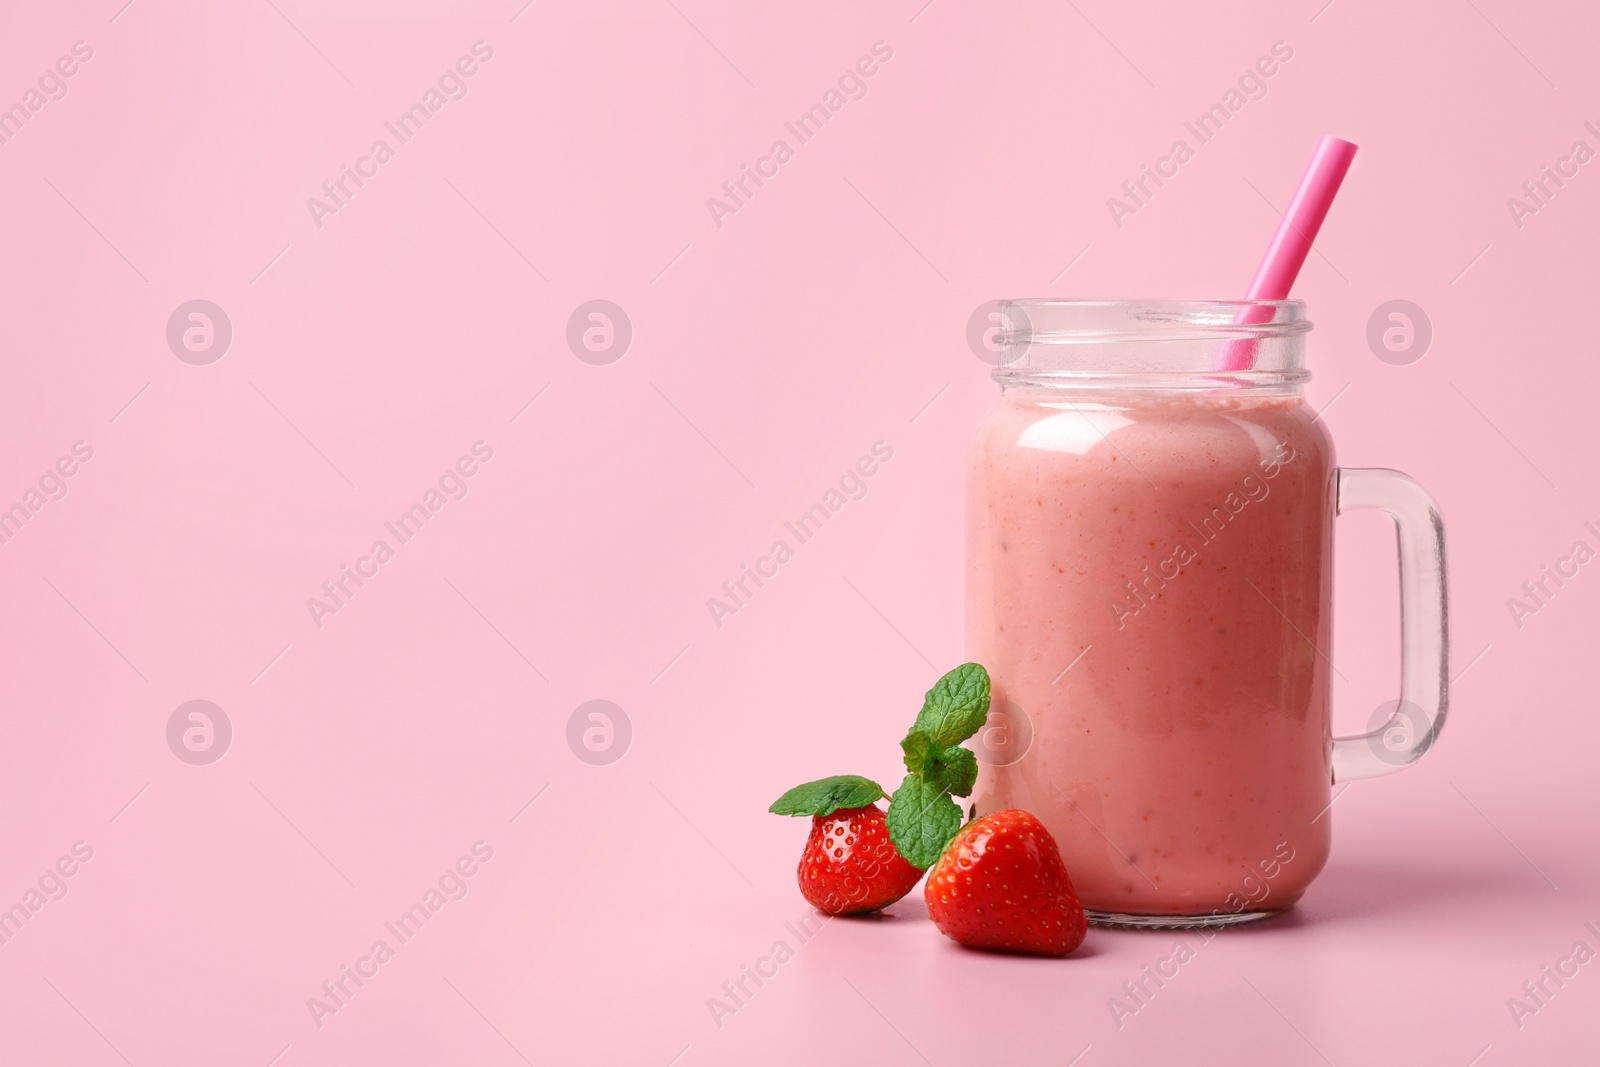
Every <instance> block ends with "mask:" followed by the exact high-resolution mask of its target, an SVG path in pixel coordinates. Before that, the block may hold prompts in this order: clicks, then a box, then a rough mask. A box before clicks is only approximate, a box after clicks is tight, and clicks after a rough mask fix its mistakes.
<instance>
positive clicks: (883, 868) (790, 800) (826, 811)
mask: <svg viewBox="0 0 1600 1067" xmlns="http://www.w3.org/2000/svg"><path fill="white" fill-rule="evenodd" d="M885 795H886V794H885V793H884V791H883V789H882V787H881V786H879V785H878V784H877V783H876V782H873V781H871V780H870V779H867V778H860V777H857V776H854V775H839V776H837V777H834V778H824V779H822V780H821V781H818V782H807V783H806V784H805V785H801V786H796V787H795V788H793V789H791V790H789V792H787V793H785V794H784V795H783V796H782V797H779V798H778V800H777V801H776V802H775V803H774V804H773V805H772V807H771V809H770V810H771V811H773V812H775V813H776V814H779V815H810V816H811V836H810V837H808V838H807V839H806V847H805V851H804V852H803V853H801V856H800V870H799V877H800V893H801V895H802V896H804V897H805V898H806V900H808V901H810V902H811V904H812V905H813V906H815V907H816V908H818V909H820V910H822V911H825V912H827V913H828V914H829V915H856V914H859V913H861V912H867V911H877V910H878V909H879V908H884V907H888V906H889V905H890V904H893V903H894V902H895V901H897V900H899V899H900V898H901V897H903V896H905V895H906V894H907V893H909V892H911V890H912V888H913V887H914V886H916V884H917V880H918V879H919V878H921V877H922V871H921V870H920V869H919V868H917V867H913V866H912V865H911V864H910V863H908V862H906V859H905V857H903V856H901V855H900V853H899V852H898V851H897V850H896V849H895V847H894V845H893V844H892V843H891V842H890V840H889V830H888V827H887V825H886V824H885V820H884V812H883V809H881V808H879V807H878V805H877V804H876V801H877V800H879V799H880V798H882V797H883V796H885Z"/></svg>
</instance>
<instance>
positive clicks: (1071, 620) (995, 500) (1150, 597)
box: [967, 301, 1446, 926]
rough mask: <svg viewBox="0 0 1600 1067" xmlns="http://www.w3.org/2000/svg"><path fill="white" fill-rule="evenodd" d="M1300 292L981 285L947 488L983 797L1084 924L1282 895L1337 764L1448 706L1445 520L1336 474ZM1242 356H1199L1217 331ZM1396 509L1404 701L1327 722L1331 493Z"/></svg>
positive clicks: (1308, 870)
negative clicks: (1002, 296) (984, 678)
mask: <svg viewBox="0 0 1600 1067" xmlns="http://www.w3.org/2000/svg"><path fill="white" fill-rule="evenodd" d="M1304 310H1305V309H1304V305H1302V304H1300V303H1299V302H1296V301H1276V302H1271V301H1268V302H1226V301H1204V302H1201V301H1193V302H1181V303H1180V302H1163V301H1092V302H1091V301H1017V302H1013V303H1008V304H1003V305H1001V311H1000V316H1001V333H1000V336H999V342H1000V353H999V355H1000V360H999V365H998V366H997V367H996V370H995V378H996V380H997V381H999V382H1000V384H1001V387H1002V391H1001V397H1000V401H999V403H998V404H997V405H996V406H995V408H994V409H993V411H991V413H990V414H989V416H988V417H987V418H986V419H985V421H984V423H983V425H982V427H981V428H980V430H979V432H978V435H977V440H976V442H975V446H974V449H973V455H972V464H971V469H970V482H969V507H968V515H969V519H968V547H967V557H968V572H967V644H968V653H969V656H970V658H972V659H974V660H976V661H977V662H980V663H983V664H985V665H986V666H987V667H988V668H989V670H990V673H991V674H992V676H993V678H994V702H993V708H994V711H993V713H992V714H993V718H992V720H991V723H990V726H991V728H990V729H989V730H986V731H985V732H984V733H983V734H982V735H981V736H980V744H979V758H980V760H982V761H983V765H982V768H981V771H980V775H979V780H978V786H977V788H976V790H975V791H974V793H973V798H974V803H975V804H976V806H977V810H978V812H979V813H985V812H989V811H995V810H1000V809H1003V808H1008V807H1020V808H1025V809H1027V810H1029V811H1031V812H1033V813H1034V814H1036V815H1037V816H1039V818H1040V819H1041V820H1043V821H1044V823H1045V825H1046V826H1047V827H1049V829H1050V831H1051V833H1052V834H1053V835H1054V836H1055V838H1056V841H1057V843H1058V844H1059V845H1060V846H1061V851H1062V855H1063V857H1064V858H1065V860H1066V863H1067V867H1068V870H1069V871H1070V872H1071V874H1072V879H1073V882H1074V885H1075V886H1076V888H1077V890H1078V894H1079V896H1080V898H1081V899H1082V901H1083V904H1084V907H1085V909H1086V910H1088V911H1089V912H1090V916H1091V918H1092V919H1094V920H1095V921H1099V922H1103V923H1120V924H1127V925H1136V926H1151V925H1160V926H1188V925H1223V924H1230V923H1236V922H1243V921H1248V920H1251V919H1257V918H1262V917H1264V916H1267V915H1271V914H1273V913H1275V912H1278V911H1282V910H1283V909H1285V908H1288V907H1290V906H1291V905H1293V904H1294V902H1295V901H1296V900H1298V899H1299V898H1300V896H1301V894H1302V893H1303V892H1304V891H1305V889H1306V887H1307V886H1308V885H1309V884H1310V882H1311V880H1312V879H1313V878H1314V877H1315V876H1316V874H1317V873H1318V871H1320V870H1321V869H1322V866H1323V864H1324V863H1325V862H1326V860H1327V856H1328V847H1329V828H1330V823H1331V821H1332V820H1331V815H1330V814H1329V811H1328V807H1329V802H1330V799H1331V794H1330V786H1331V784H1332V783H1333V782H1334V781H1335V780H1336V779H1338V780H1343V779H1345V778H1352V777H1370V776H1372V775H1375V774H1382V773H1388V772H1390V771H1393V770H1398V769H1399V768H1401V767H1403V766H1405V765H1407V764H1408V763H1410V762H1412V761H1414V760H1415V759H1416V758H1417V757H1419V756H1420V755H1421V754H1422V752H1424V751H1426V749H1427V747H1428V745H1429V744H1431V742H1432V740H1433V738H1434V737H1435V736H1436V735H1437V731H1438V728H1439V726H1440V725H1441V724H1442V721H1443V713H1444V707H1445V683H1446V679H1445V671H1444V662H1445V629H1444V566H1443V532H1442V525H1441V524H1440V522H1439V521H1438V512H1437V509H1436V508H1435V507H1434V506H1433V504H1432V502H1431V500H1429V499H1428V497H1427V494H1426V493H1424V492H1423V491H1422V490H1421V488H1420V487H1418V486H1416V484H1415V483H1414V482H1411V481H1410V480H1409V479H1407V478H1405V476H1404V475H1400V474H1398V473H1396V472H1392V471H1342V472H1341V471H1339V470H1338V469H1337V468H1335V467H1334V465H1333V448H1332V445H1331V443H1330V442H1329V440H1328V438H1327V436H1326V435H1325V433H1324V431H1323V428H1322V425H1321V423H1320V421H1319V420H1318V418H1317V416H1316V414H1315V413H1314V412H1312V411H1311V410H1310V409H1309V408H1308V406H1307V405H1306V404H1305V401H1304V398H1303V396H1302V389H1303V386H1304V383H1305V381H1306V380H1307V378H1308V377H1309V374H1308V372H1307V371H1306V370H1305V368H1304V338H1305V334H1306V333H1307V332H1308V331H1309V330H1310V328H1311V324H1310V323H1309V322H1307V321H1306V320H1305V317H1304ZM1229 345H1234V346H1237V345H1246V346H1248V347H1249V349H1250V351H1251V355H1252V360H1251V363H1250V369H1248V370H1244V371H1217V370H1214V369H1213V367H1214V365H1215V364H1216V362H1217V360H1218V358H1219V353H1220V352H1221V351H1222V349H1223V348H1224V347H1225V346H1229ZM1351 507H1381V508H1384V509H1385V510H1388V511H1389V512H1390V513H1391V514H1393V515H1394V516H1395V519H1396V523H1397V526H1398V528H1399V530H1400V547H1401V557H1402V564H1401V573H1402V584H1403V590H1402V615H1403V620H1404V621H1403V626H1402V629H1403V638H1404V650H1403V657H1404V662H1405V668H1404V672H1403V674H1404V679H1403V685H1402V693H1401V700H1400V701H1398V702H1396V713H1395V716H1394V717H1393V719H1391V720H1390V722H1388V723H1386V724H1384V725H1383V726H1382V727H1381V728H1380V729H1378V730H1374V731H1372V732H1371V733H1370V734H1367V735H1363V736H1361V737H1358V738H1347V739H1334V738H1333V737H1332V736H1331V730H1330V726H1329V723H1330V714H1329V698H1330V690H1331V683H1330V677H1331V673H1332V668H1331V664H1330V661H1329V651H1330V648H1329V642H1330V638H1331V634H1332V615H1331V608H1332V605H1331V589H1332V573H1331V565H1332V536H1333V534H1332V531H1333V517H1334V515H1335V514H1337V513H1338V511H1339V510H1341V509H1349V508H1351Z"/></svg>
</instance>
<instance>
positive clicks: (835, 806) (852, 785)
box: [767, 774, 889, 815]
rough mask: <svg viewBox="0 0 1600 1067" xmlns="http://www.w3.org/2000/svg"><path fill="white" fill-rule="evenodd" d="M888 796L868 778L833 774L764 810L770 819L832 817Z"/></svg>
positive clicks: (792, 793)
mask: <svg viewBox="0 0 1600 1067" xmlns="http://www.w3.org/2000/svg"><path fill="white" fill-rule="evenodd" d="M888 795H889V794H888V793H885V792H884V791H883V786H881V785H879V784H878V783H877V782H874V781H873V780H872V779H871V778H863V777H861V776H860V775H859V774H836V775H834V776H833V777H832V778H819V779H818V780H817V781H815V782H807V783H806V784H805V785H797V786H795V787H794V788H793V789H791V790H789V791H788V792H787V793H785V794H783V796H781V797H779V798H778V799H777V800H774V801H773V802H772V807H770V808H768V809H767V810H768V811H770V812H772V813H773V814H774V815H832V814H833V813H834V812H836V811H838V810H839V809H840V808H864V807H866V806H867V805H868V804H874V803H876V802H878V801H879V800H882V799H883V798H884V797H886V796H888Z"/></svg>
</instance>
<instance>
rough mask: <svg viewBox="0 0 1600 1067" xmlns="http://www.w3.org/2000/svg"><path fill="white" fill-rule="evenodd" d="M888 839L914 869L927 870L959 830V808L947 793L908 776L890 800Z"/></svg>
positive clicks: (918, 777)
mask: <svg viewBox="0 0 1600 1067" xmlns="http://www.w3.org/2000/svg"><path fill="white" fill-rule="evenodd" d="M887 821H888V825H889V840H890V841H892V842H893V843H894V847H895V848H896V849H897V850H899V852H900V855H902V856H904V857H905V858H906V862H908V863H910V864H911V865H912V866H913V867H920V868H921V869H923V870H927V869H928V868H929V867H932V866H933V865H934V863H935V862H937V861H938V859H939V857H940V856H941V855H943V854H944V850H945V846H946V845H948V844H949V843H950V839H951V838H952V837H954V836H955V834H956V831H957V830H959V829H960V828H961V809H960V808H959V807H957V806H956V802H955V801H953V800H951V799H950V794H948V793H946V792H945V791H944V790H943V789H939V788H937V787H935V786H933V785H932V784H930V783H929V782H928V781H926V780H925V779H924V778H922V777H921V776H920V775H916V774H908V775H906V778H905V781H903V782H901V783H900V788H899V789H896V790H895V791H894V797H893V799H891V800H890V801H889V815H888V820H887Z"/></svg>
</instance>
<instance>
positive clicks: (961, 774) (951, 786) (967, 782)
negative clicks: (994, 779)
mask: <svg viewBox="0 0 1600 1067" xmlns="http://www.w3.org/2000/svg"><path fill="white" fill-rule="evenodd" d="M935 767H936V776H935V777H933V778H932V779H930V781H931V784H933V785H936V786H938V787H939V788H940V789H943V790H945V791H946V792H948V793H949V794H950V795H951V796H955V797H964V796H966V795H968V794H969V793H971V792H972V787H973V786H974V785H976V784H977V781H978V757H977V756H975V755H973V754H972V750H971V749H969V748H947V749H945V750H944V751H943V752H941V753H940V754H939V758H938V761H937V763H936V765H935ZM959 813H960V809H959V808H958V809H957V814H959Z"/></svg>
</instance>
